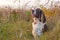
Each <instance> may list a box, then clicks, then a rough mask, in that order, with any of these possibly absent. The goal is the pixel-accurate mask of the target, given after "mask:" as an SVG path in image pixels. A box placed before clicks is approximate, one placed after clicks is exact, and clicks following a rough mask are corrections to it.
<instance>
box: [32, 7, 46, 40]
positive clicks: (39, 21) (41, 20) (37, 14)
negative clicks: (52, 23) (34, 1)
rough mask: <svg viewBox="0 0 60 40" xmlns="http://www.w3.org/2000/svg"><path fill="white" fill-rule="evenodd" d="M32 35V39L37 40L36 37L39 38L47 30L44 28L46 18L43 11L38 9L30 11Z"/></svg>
mask: <svg viewBox="0 0 60 40" xmlns="http://www.w3.org/2000/svg"><path fill="white" fill-rule="evenodd" d="M32 17H33V18H32V19H33V22H32V28H33V30H32V34H33V36H34V38H35V39H36V40H37V38H38V37H37V36H40V35H41V34H42V33H43V32H44V31H46V30H47V27H46V23H45V22H46V18H45V15H44V13H43V11H42V10H41V9H39V8H37V9H34V10H32Z"/></svg>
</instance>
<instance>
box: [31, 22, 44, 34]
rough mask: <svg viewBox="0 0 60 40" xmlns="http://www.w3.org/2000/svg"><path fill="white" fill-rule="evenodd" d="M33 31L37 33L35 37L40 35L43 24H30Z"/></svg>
mask: <svg viewBox="0 0 60 40" xmlns="http://www.w3.org/2000/svg"><path fill="white" fill-rule="evenodd" d="M32 27H33V31H34V32H36V33H37V35H40V34H41V33H42V29H43V27H44V24H43V23H41V22H38V23H37V24H34V23H32Z"/></svg>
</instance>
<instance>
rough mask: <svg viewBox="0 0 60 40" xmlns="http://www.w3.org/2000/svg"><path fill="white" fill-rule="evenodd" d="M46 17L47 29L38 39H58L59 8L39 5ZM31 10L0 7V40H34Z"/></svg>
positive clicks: (59, 35)
mask: <svg viewBox="0 0 60 40" xmlns="http://www.w3.org/2000/svg"><path fill="white" fill-rule="evenodd" d="M41 9H42V10H43V12H44V13H45V16H46V19H47V26H48V31H47V32H45V33H43V35H42V36H41V37H40V38H39V39H40V40H60V10H59V8H57V7H55V8H54V10H52V9H46V8H45V7H44V6H41ZM31 23H32V20H31V10H28V11H27V10H19V9H18V10H17V9H14V10H11V9H10V8H8V9H0V40H34V39H33V36H32V34H31V31H32V25H31Z"/></svg>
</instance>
